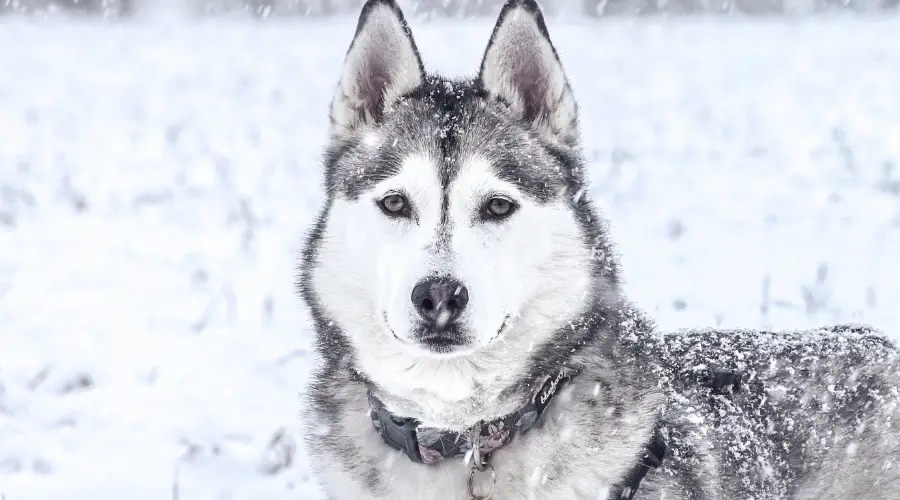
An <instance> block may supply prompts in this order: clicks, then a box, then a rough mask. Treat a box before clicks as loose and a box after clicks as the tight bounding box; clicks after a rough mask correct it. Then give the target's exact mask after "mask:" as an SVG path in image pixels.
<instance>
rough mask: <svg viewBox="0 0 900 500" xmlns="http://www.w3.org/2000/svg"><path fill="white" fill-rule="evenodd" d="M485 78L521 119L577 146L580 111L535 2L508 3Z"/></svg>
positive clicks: (488, 57)
mask: <svg viewBox="0 0 900 500" xmlns="http://www.w3.org/2000/svg"><path fill="white" fill-rule="evenodd" d="M479 79H480V80H481V84H482V86H484V88H485V89H486V90H487V91H488V93H489V94H491V95H492V96H494V97H496V98H499V99H500V100H501V101H503V102H505V103H506V104H507V105H508V106H509V109H510V111H511V112H512V113H513V115H514V116H515V117H516V118H517V119H520V120H523V121H525V122H526V123H527V124H528V125H529V126H531V127H533V128H534V129H536V130H537V131H539V132H540V133H542V134H544V135H546V136H548V137H550V138H553V139H556V140H559V141H562V142H564V143H566V144H574V143H575V142H577V140H578V137H577V135H578V107H577V105H576V103H575V97H574V95H573V93H572V89H571V87H570V86H569V82H568V80H567V79H566V74H565V71H563V67H562V64H561V63H560V61H559V56H558V55H557V54H556V49H555V48H554V47H553V43H552V42H551V41H550V35H549V33H548V32H547V26H546V25H545V24H544V16H543V15H542V14H541V10H540V7H538V4H537V2H535V0H507V2H506V4H505V5H504V6H503V9H502V10H501V11H500V17H499V18H498V19H497V24H496V26H494V31H493V33H492V34H491V39H490V41H489V42H488V46H487V49H486V50H485V52H484V59H482V61H481V70H480V72H479Z"/></svg>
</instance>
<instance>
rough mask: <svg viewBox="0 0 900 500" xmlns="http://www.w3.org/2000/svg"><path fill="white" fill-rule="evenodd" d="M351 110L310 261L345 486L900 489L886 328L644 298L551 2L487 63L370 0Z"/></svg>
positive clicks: (413, 489) (321, 434)
mask: <svg viewBox="0 0 900 500" xmlns="http://www.w3.org/2000/svg"><path fill="white" fill-rule="evenodd" d="M611 98H614V96H611ZM330 116H331V139H330V143H329V146H328V150H327V153H326V155H325V183H326V189H327V199H326V202H325V204H324V206H323V208H322V211H321V212H320V215H319V217H318V220H317V221H316V224H315V226H314V227H313V229H312V231H311V234H310V236H309V239H308V241H307V245H306V249H305V252H304V255H303V263H302V269H301V277H300V289H301V292H302V295H303V298H304V301H305V302H306V304H307V305H308V307H309V308H310V311H311V313H312V317H313V320H314V322H315V328H316V335H317V337H316V340H317V351H318V354H319V355H320V357H321V360H322V364H321V366H320V367H319V368H318V369H317V371H316V372H315V374H314V375H313V378H312V381H311V384H310V387H309V390H308V392H307V394H306V396H305V405H304V408H305V410H306V418H305V423H306V425H307V428H308V429H307V442H306V444H307V449H308V450H309V452H310V454H311V456H312V460H311V462H312V463H313V465H314V467H315V469H316V473H317V475H318V477H319V478H320V480H321V481H322V484H323V486H324V488H325V491H326V492H327V495H328V497H329V498H331V499H333V500H365V499H391V500H413V499H416V500H419V499H435V500H468V499H473V498H486V497H488V496H489V497H490V498H491V499H493V500H513V499H515V500H523V499H533V500H542V499H551V498H552V499H554V500H576V499H578V500H587V499H602V500H606V499H610V500H612V499H614V498H625V499H630V498H634V499H645V500H649V499H657V498H659V499H675V500H681V499H684V500H687V499H693V500H705V499H710V500H718V499H723V500H724V499H748V500H749V499H753V500H763V499H773V500H774V499H793V500H813V499H816V500H838V499H850V498H863V497H864V498H867V499H884V500H889V499H890V500H898V499H900V466H898V464H897V456H898V452H900V445H898V439H897V437H896V434H897V430H898V423H897V419H898V418H900V413H898V410H897V404H898V401H900V395H898V385H900V384H898V375H897V373H898V364H897V358H896V356H897V354H896V347H895V346H894V345H893V344H892V343H891V342H889V341H888V340H886V339H885V338H884V337H883V336H882V335H881V334H880V333H878V332H875V331H872V330H870V329H868V328H865V327H851V326H836V327H830V328H826V329H821V330H810V331H798V332H759V331H749V330H746V331H742V330H736V331H722V330H719V331H715V330H702V331H701V330H697V331H682V332H673V333H659V332H656V331H655V330H654V327H653V325H652V323H651V322H650V321H649V320H647V319H646V318H645V317H644V315H643V314H642V313H641V312H640V311H638V310H637V309H636V308H635V307H633V306H632V305H631V304H630V303H629V302H628V300H627V299H626V298H625V297H624V296H623V294H622V292H621V290H620V280H619V267H618V262H617V259H616V256H615V253H614V251H613V250H612V246H611V244H610V241H609V237H608V234H607V230H606V225H605V223H604V221H603V219H602V218H601V217H600V216H599V214H598V212H597V211H596V210H595V209H594V208H593V206H592V203H591V201H590V200H589V199H588V197H587V196H585V192H586V191H587V189H588V187H587V182H586V177H585V173H584V168H583V159H582V156H581V152H580V144H579V141H580V139H579V132H578V110H577V105H576V102H575V99H574V95H573V92H572V89H571V87H570V85H569V82H568V79H567V78H566V75H565V72H564V71H563V68H562V64H561V63H560V59H559V57H558V56H557V53H556V50H555V49H554V47H553V45H552V43H551V41H550V37H549V34H548V32H547V29H546V26H545V24H544V20H543V18H542V16H541V13H540V10H539V8H538V7H537V5H536V4H535V3H534V2H533V0H510V1H509V2H508V3H507V4H506V5H505V6H504V8H503V10H502V12H501V14H500V17H499V19H498V21H497V25H496V26H495V28H494V31H493V34H492V35H491V37H490V41H489V43H488V46H487V49H486V50H485V54H484V57H483V60H482V63H481V67H480V70H479V73H478V76H477V77H475V78H473V79H468V80H464V79H460V80H453V79H447V78H444V77H442V76H439V75H434V74H429V73H427V72H426V71H425V69H424V66H423V64H422V61H421V59H420V57H419V53H418V50H417V48H416V45H415V42H414V41H413V38H412V34H411V33H410V31H409V28H408V27H407V24H406V21H405V20H404V18H403V15H402V13H401V12H400V9H399V8H398V7H397V6H396V5H395V4H394V3H393V2H392V1H391V0H370V1H369V2H368V3H367V4H366V5H365V6H364V7H363V11H362V14H361V16H360V21H359V24H358V27H357V30H356V34H355V36H354V39H353V42H352V44H351V46H350V49H349V50H348V52H347V57H346V60H345V64H344V69H343V73H342V75H341V78H340V83H339V84H338V86H337V88H336V91H335V96H334V99H333V101H332V103H331V115H330ZM723 375H724V376H725V377H726V379H727V380H725V382H724V383H722V380H721V377H722V376H723ZM389 443H390V444H389Z"/></svg>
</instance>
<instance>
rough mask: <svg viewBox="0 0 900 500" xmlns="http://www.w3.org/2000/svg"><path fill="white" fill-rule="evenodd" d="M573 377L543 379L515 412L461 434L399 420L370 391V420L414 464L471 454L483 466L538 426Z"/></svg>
mask: <svg viewBox="0 0 900 500" xmlns="http://www.w3.org/2000/svg"><path fill="white" fill-rule="evenodd" d="M575 375H576V374H575V373H573V372H571V371H569V370H560V371H558V372H557V373H556V374H555V375H552V376H545V377H542V378H541V379H540V380H539V382H540V383H539V384H538V385H536V386H535V387H536V388H535V389H533V390H532V392H531V394H530V396H529V397H528V399H526V400H525V401H524V402H523V403H522V404H521V405H520V406H519V408H518V409H516V410H515V411H513V412H510V413H508V414H506V415H503V416H502V417H499V418H496V419H492V420H482V421H479V422H478V423H476V424H475V425H473V426H471V428H468V429H465V430H463V431H462V432H460V431H454V430H446V429H442V428H439V427H428V426H425V425H422V423H421V422H420V421H418V420H417V419H415V418H405V417H398V416H397V415H394V414H392V413H391V412H390V410H388V409H387V408H386V407H385V406H384V404H383V403H382V402H381V401H380V400H379V399H378V397H377V396H375V394H374V393H373V392H372V391H371V390H370V391H369V416H370V418H371V419H372V424H373V427H374V428H375V430H376V431H377V432H378V433H379V434H380V435H381V437H382V439H384V441H385V443H387V444H388V445H389V446H391V447H392V448H395V449H397V450H401V451H403V452H404V453H405V454H406V455H407V457H409V459H410V460H412V461H413V462H418V463H426V464H431V463H436V462H439V461H441V460H445V459H448V458H457V457H462V456H465V455H467V454H469V453H472V454H473V456H474V458H475V459H476V460H477V461H478V463H485V462H482V460H485V459H486V457H487V456H488V455H489V454H490V453H492V452H493V451H495V450H497V449H499V448H501V447H503V446H505V445H506V444H507V443H508V442H510V441H511V440H513V439H514V438H515V437H516V436H518V435H520V434H524V433H526V432H528V431H529V430H531V429H532V428H533V427H535V426H536V425H540V423H541V422H542V421H543V417H544V415H545V413H544V410H545V409H546V408H547V407H548V406H549V405H550V402H551V400H553V398H554V396H556V395H557V394H558V393H559V392H560V391H561V390H562V389H563V388H564V387H565V386H566V385H567V384H568V382H569V380H571V378H572V377H573V376H575Z"/></svg>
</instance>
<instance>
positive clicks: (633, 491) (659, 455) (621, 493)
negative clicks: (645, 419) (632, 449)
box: [609, 428, 669, 500]
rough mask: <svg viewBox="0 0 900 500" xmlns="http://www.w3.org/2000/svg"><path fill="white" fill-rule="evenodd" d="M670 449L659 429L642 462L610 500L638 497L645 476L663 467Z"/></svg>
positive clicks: (617, 488) (636, 465) (618, 487)
mask: <svg viewBox="0 0 900 500" xmlns="http://www.w3.org/2000/svg"><path fill="white" fill-rule="evenodd" d="M668 449H669V447H668V445H667V444H666V438H665V437H664V436H663V435H662V431H661V430H660V429H658V428H657V430H656V432H655V433H654V434H653V439H652V440H651V441H650V444H648V445H647V451H646V452H645V453H644V456H643V457H642V458H641V461H640V462H639V463H637V464H635V466H634V468H632V469H631V472H629V473H628V476H626V477H625V480H624V481H622V484H621V485H619V486H617V487H616V488H615V489H613V491H612V493H611V494H610V496H609V500H632V499H633V498H634V496H635V495H637V491H638V488H639V487H640V486H641V481H643V480H644V476H646V475H647V473H648V472H650V469H655V468H657V467H659V466H661V465H662V462H663V459H664V458H666V450H668Z"/></svg>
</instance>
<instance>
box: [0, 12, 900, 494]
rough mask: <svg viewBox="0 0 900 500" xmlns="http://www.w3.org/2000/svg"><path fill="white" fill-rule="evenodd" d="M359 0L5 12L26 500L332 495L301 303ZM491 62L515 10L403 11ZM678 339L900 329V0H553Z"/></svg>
mask: <svg viewBox="0 0 900 500" xmlns="http://www.w3.org/2000/svg"><path fill="white" fill-rule="evenodd" d="M359 3H360V2H358V1H357V0H345V1H342V0H306V1H297V0H248V1H246V2H244V1H240V0H227V1H226V0H214V1H204V0H180V1H179V0H65V1H50V0H0V12H2V15H0V499H3V500H35V499H40V500H43V499H48V500H51V499H52V500H86V499H91V500H97V499H104V500H118V499H122V500H126V499H127V500H144V499H147V500H150V499H154V500H159V499H172V500H201V499H202V500H206V499H210V500H212V499H216V500H219V499H235V500H237V499H241V500H244V499H248V500H249V499H260V500H262V499H266V500H279V499H285V500H286V499H304V500H319V499H322V498H324V497H323V496H322V495H321V493H320V492H319V491H318V489H317V486H316V484H315V481H314V480H313V478H312V477H311V476H310V474H309V467H308V466H309V460H308V458H307V457H306V454H305V453H304V451H303V448H302V444H301V435H300V434H299V432H298V431H297V422H298V420H299V418H300V410H301V408H300V403H299V400H298V393H299V392H300V391H301V390H302V389H303V388H304V386H305V382H306V378H307V376H308V374H309V371H310V370H311V369H312V368H313V367H314V363H315V359H314V358H313V356H312V355H311V351H310V340H311V336H312V334H311V331H310V328H309V322H308V317H307V315H306V311H305V310H304V309H303V307H302V305H301V303H300V300H299V298H298V297H297V295H296V293H295V291H294V279H295V266H296V262H297V257H298V254H299V251H300V248H301V246H302V243H303V239H304V237H305V234H306V230H307V228H308V226H309V224H310V223H311V221H312V220H313V217H314V216H315V213H316V211H317V210H318V207H319V205H320V203H321V201H322V199H323V193H322V188H321V186H322V183H321V175H320V174H321V173H320V159H321V153H322V148H323V146H324V144H325V140H326V127H327V124H328V119H327V115H326V112H327V105H328V102H329V100H330V99H331V95H332V91H333V89H334V85H335V84H336V82H337V77H338V74H339V71H340V67H341V63H342V60H343V56H344V53H345V51H346V49H347V47H348V45H349V43H350V40H351V37H352V35H353V31H354V28H355V24H356V16H357V14H358V9H359V7H360V5H359ZM401 5H402V6H403V7H404V9H406V11H407V14H408V17H409V18H410V19H411V27H412V29H413V32H414V35H415V37H416V41H417V43H418V45H419V47H420V49H421V51H422V54H423V57H424V60H425V64H426V66H427V68H428V69H429V70H439V71H443V72H446V73H451V74H474V73H475V71H476V69H477V67H478V64H479V62H480V57H481V54H482V51H483V50H484V46H485V44H486V42H487V39H488V37H489V34H490V30H491V27H492V25H493V22H494V18H495V16H496V15H497V13H498V12H499V4H498V1H497V0H485V1H466V0H433V1H420V2H409V1H404V2H401ZM543 6H544V8H545V11H546V12H547V13H548V17H549V21H548V25H549V30H550V33H551V37H552V38H553V41H554V43H555V44H556V46H557V48H558V50H559V53H560V55H561V58H562V62H563V65H564V66H565V68H566V70H567V71H568V73H569V76H570V79H571V81H572V85H573V87H574V90H575V94H576V97H577V98H578V100H579V104H580V110H581V122H582V126H583V143H584V154H585V156H586V158H587V160H588V163H589V168H590V170H589V175H590V179H591V186H592V187H591V191H590V195H591V196H592V197H593V199H594V200H595V202H596V204H597V206H598V207H599V208H600V209H601V210H602V212H603V213H604V215H605V216H606V217H607V218H608V219H609V221H610V231H611V234H612V237H613V238H614V240H615V241H616V242H617V243H618V246H617V248H618V250H619V252H620V253H621V255H622V262H623V268H624V273H625V278H626V280H627V282H626V293H628V295H629V296H630V297H631V298H632V299H633V300H635V301H636V302H637V303H638V304H639V305H640V306H641V307H643V308H644V309H646V310H647V311H648V312H649V313H650V315H652V316H653V317H654V318H655V319H656V320H657V322H658V324H659V327H660V328H663V329H677V328H691V327H706V326H713V327H716V326H718V327H722V328H736V327H742V328H775V329H792V328H809V327H814V326H817V325H822V324H829V323H842V322H863V323H869V324H873V325H875V326H878V327H880V328H882V329H884V330H885V331H886V332H887V333H888V334H889V335H892V336H894V337H895V338H898V339H900V258H898V255H900V17H898V13H897V12H898V9H897V7H898V2H897V0H847V1H842V0H781V1H779V0H670V1H665V0H605V1H597V0H557V1H552V0H548V1H546V2H544V3H543Z"/></svg>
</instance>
